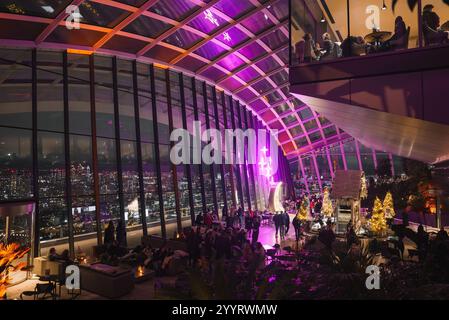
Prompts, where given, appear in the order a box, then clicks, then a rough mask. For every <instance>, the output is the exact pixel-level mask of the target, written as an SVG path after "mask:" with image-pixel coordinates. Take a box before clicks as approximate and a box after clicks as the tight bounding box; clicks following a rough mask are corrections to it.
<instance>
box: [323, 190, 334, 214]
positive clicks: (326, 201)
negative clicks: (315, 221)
mask: <svg viewBox="0 0 449 320" xmlns="http://www.w3.org/2000/svg"><path fill="white" fill-rule="evenodd" d="M321 211H322V212H323V214H324V215H325V216H326V217H332V216H333V215H334V207H333V206H332V200H331V198H330V195H329V189H328V188H325V189H324V194H323V207H322V208H321Z"/></svg>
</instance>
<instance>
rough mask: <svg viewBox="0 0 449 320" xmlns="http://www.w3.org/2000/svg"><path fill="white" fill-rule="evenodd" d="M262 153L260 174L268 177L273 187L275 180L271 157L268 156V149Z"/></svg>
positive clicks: (264, 148) (263, 149) (264, 149)
mask: <svg viewBox="0 0 449 320" xmlns="http://www.w3.org/2000/svg"><path fill="white" fill-rule="evenodd" d="M260 151H261V152H262V156H261V159H260V160H259V169H260V174H261V175H262V176H264V177H266V178H267V179H268V181H269V182H270V184H271V185H272V184H274V180H273V169H272V160H271V157H269V156H267V152H268V149H267V147H263V148H262V149H261V150H260Z"/></svg>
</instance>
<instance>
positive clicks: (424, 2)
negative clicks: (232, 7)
mask: <svg viewBox="0 0 449 320" xmlns="http://www.w3.org/2000/svg"><path fill="white" fill-rule="evenodd" d="M374 2H378V3H377V5H376V4H372V3H373V1H372V0H371V1H369V2H368V1H366V0H346V1H345V0H320V1H304V0H292V1H291V10H290V12H291V28H290V32H291V38H290V39H291V46H290V59H291V65H290V74H289V76H290V93H291V94H292V95H294V96H295V97H296V98H298V99H300V100H301V101H302V102H304V103H305V104H306V105H307V106H309V107H310V108H311V109H313V110H314V111H315V112H317V113H318V114H320V115H321V116H323V117H325V118H326V119H328V120H329V121H331V122H332V123H333V124H335V125H336V126H337V127H338V128H340V129H342V130H344V131H345V132H346V133H348V134H349V135H351V136H352V137H354V138H356V139H358V140H359V141H361V142H362V143H363V144H364V145H366V146H369V147H372V148H375V149H378V150H384V151H388V152H391V153H393V154H395V155H399V156H403V157H408V158H413V159H417V160H421V161H424V162H428V163H438V162H441V161H444V160H447V159H449V108H448V106H449V96H448V94H447V93H448V92H449V82H448V81H447V79H449V39H448V34H449V33H448V32H447V31H445V30H448V29H449V5H447V4H446V3H447V1H445V2H443V0H432V1H431V0H416V1H412V0H410V1H406V0H397V1H396V0H393V1H387V0H385V2H384V1H382V0H375V1H374ZM415 2H416V5H412V4H413V3H415ZM393 3H395V4H396V5H395V6H394V7H393V6H392V4H393ZM384 4H385V6H384ZM409 4H410V5H409ZM382 8H384V10H382ZM404 30H405V31H404ZM323 35H324V36H323ZM344 35H345V36H344Z"/></svg>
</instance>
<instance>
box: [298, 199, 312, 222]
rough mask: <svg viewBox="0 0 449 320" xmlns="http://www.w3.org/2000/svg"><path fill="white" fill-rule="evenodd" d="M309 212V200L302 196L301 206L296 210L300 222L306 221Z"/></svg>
mask: <svg viewBox="0 0 449 320" xmlns="http://www.w3.org/2000/svg"><path fill="white" fill-rule="evenodd" d="M309 212H310V205H309V199H308V198H307V196H304V198H303V199H302V203H301V206H300V207H299V210H298V217H299V219H300V220H302V221H306V220H307V217H308V216H309Z"/></svg>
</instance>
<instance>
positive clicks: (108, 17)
mask: <svg viewBox="0 0 449 320" xmlns="http://www.w3.org/2000/svg"><path fill="white" fill-rule="evenodd" d="M79 8H80V15H81V23H86V24H92V25H96V26H100V27H107V28H114V27H115V26H116V25H118V24H119V23H120V22H121V21H122V20H123V19H125V18H126V17H127V16H128V15H130V12H128V11H123V10H120V9H117V8H114V7H111V6H105V5H102V4H98V3H95V2H92V1H86V2H83V3H82V4H81V5H80V6H79Z"/></svg>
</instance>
